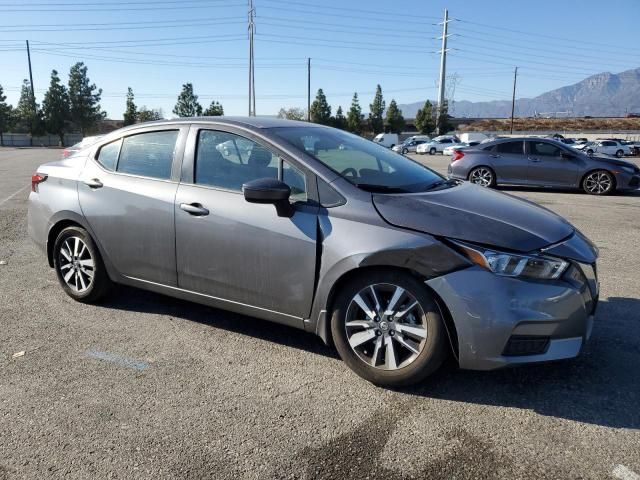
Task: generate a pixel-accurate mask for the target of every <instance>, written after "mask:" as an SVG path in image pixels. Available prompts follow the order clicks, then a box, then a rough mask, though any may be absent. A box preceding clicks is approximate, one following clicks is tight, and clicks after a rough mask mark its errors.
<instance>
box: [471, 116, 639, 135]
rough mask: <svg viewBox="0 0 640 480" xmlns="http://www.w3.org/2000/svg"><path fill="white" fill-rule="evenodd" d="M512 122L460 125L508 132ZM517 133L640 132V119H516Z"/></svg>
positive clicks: (501, 120)
mask: <svg viewBox="0 0 640 480" xmlns="http://www.w3.org/2000/svg"><path fill="white" fill-rule="evenodd" d="M510 125H511V120H510V119H508V118H500V119H487V120H479V121H477V122H473V123H470V124H466V125H460V131H463V132H484V131H508V130H509V128H510ZM513 130H514V132H515V131H538V130H540V131H543V130H544V131H556V132H562V131H569V130H570V131H587V130H603V131H622V130H640V118H516V119H514V122H513Z"/></svg>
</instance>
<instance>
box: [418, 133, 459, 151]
mask: <svg viewBox="0 0 640 480" xmlns="http://www.w3.org/2000/svg"><path fill="white" fill-rule="evenodd" d="M458 143H459V142H458V141H457V139H456V138H455V137H436V138H434V139H433V140H431V141H430V142H426V143H423V144H422V145H418V148H416V153H420V154H425V153H428V154H429V155H435V153H436V152H443V151H444V149H445V148H447V147H450V146H451V145H454V144H458Z"/></svg>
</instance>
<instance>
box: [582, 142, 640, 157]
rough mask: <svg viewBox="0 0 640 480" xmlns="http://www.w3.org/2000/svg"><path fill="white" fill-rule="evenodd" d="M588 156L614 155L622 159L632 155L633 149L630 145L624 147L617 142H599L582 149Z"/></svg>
mask: <svg viewBox="0 0 640 480" xmlns="http://www.w3.org/2000/svg"><path fill="white" fill-rule="evenodd" d="M582 151H583V152H586V153H587V154H588V155H593V154H594V153H605V154H607V155H614V156H616V157H618V158H621V157H623V156H625V155H631V149H630V148H629V146H628V145H623V144H622V143H620V142H618V141H617V140H597V141H595V142H593V144H592V145H587V146H586V147H584V148H583V149H582Z"/></svg>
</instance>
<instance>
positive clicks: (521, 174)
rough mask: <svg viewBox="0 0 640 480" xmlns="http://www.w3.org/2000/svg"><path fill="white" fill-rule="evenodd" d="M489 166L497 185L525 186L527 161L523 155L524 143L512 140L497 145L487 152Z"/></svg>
mask: <svg viewBox="0 0 640 480" xmlns="http://www.w3.org/2000/svg"><path fill="white" fill-rule="evenodd" d="M489 155H490V158H491V162H490V163H491V166H492V167H493V170H494V171H495V172H496V177H497V181H498V183H511V184H517V185H526V184H527V183H528V179H527V167H528V160H527V158H526V156H525V154H524V142H523V141H522V140H514V141H511V142H502V143H498V144H497V145H495V146H494V147H493V149H491V151H490V152H489Z"/></svg>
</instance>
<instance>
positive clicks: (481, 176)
mask: <svg viewBox="0 0 640 480" xmlns="http://www.w3.org/2000/svg"><path fill="white" fill-rule="evenodd" d="M468 180H469V181H470V182H471V183H475V184H476V185H480V186H481V187H488V188H494V187H495V186H496V174H495V172H494V171H493V170H492V169H490V168H489V167H484V166H482V167H476V168H474V169H473V170H471V171H470V172H469V177H468Z"/></svg>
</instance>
